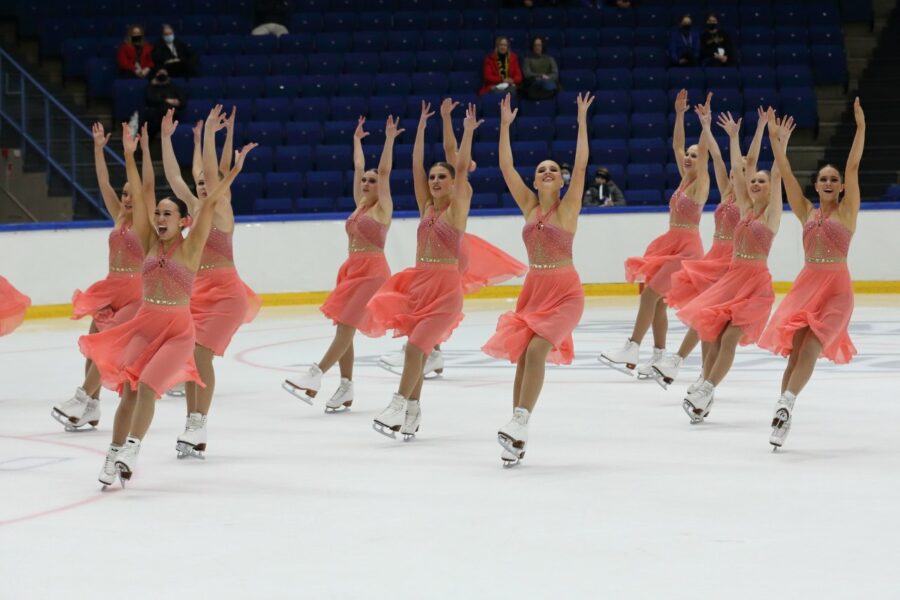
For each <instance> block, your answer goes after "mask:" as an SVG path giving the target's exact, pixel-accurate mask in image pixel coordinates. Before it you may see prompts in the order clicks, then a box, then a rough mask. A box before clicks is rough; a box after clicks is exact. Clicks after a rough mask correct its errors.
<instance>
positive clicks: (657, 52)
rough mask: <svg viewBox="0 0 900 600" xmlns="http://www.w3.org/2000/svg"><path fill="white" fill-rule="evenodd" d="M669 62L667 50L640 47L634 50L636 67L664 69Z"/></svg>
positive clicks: (654, 47)
mask: <svg viewBox="0 0 900 600" xmlns="http://www.w3.org/2000/svg"><path fill="white" fill-rule="evenodd" d="M668 62H669V57H668V54H667V51H666V49H665V48H660V47H657V46H650V47H647V46H639V47H637V48H635V49H634V66H635V67H644V68H664V67H665V66H666V65H667V64H668Z"/></svg>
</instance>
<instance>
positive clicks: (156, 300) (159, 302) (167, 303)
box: [144, 296, 190, 306]
mask: <svg viewBox="0 0 900 600" xmlns="http://www.w3.org/2000/svg"><path fill="white" fill-rule="evenodd" d="M144 302H149V303H150V304H157V305H159V306H181V305H185V306H186V305H187V304H188V303H189V302H190V299H187V300H184V301H178V300H161V299H159V298H148V297H147V296H144Z"/></svg>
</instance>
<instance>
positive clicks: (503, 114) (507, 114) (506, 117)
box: [500, 94, 519, 125]
mask: <svg viewBox="0 0 900 600" xmlns="http://www.w3.org/2000/svg"><path fill="white" fill-rule="evenodd" d="M518 114H519V109H518V108H516V109H513V108H512V98H510V96H509V94H507V95H506V96H504V97H503V100H501V101H500V124H501V125H510V124H512V122H513V121H515V120H516V115H518Z"/></svg>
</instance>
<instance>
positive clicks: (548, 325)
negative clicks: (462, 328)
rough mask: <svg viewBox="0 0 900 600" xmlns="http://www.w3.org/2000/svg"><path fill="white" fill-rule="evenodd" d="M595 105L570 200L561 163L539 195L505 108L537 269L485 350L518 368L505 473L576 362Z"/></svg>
mask: <svg viewBox="0 0 900 600" xmlns="http://www.w3.org/2000/svg"><path fill="white" fill-rule="evenodd" d="M593 101H594V98H593V97H592V96H591V95H590V94H589V93H586V94H584V95H582V94H579V95H578V143H577V145H576V149H575V164H574V167H573V169H572V178H571V180H570V181H569V189H568V190H567V191H566V195H565V196H564V197H563V198H562V199H560V190H561V189H562V186H563V180H562V174H561V169H560V167H559V164H558V163H556V162H555V161H552V160H545V161H543V162H541V163H540V164H539V165H538V166H537V169H536V170H535V173H534V182H533V183H532V187H533V188H534V190H535V191H536V193H535V191H532V190H531V189H529V188H528V186H527V185H526V184H525V182H524V181H522V177H521V176H520V175H519V173H518V171H516V168H515V166H514V165H513V156H512V147H511V146H510V142H509V127H510V125H511V124H512V122H513V121H514V120H515V118H516V113H518V112H519V109H515V110H512V109H511V108H510V97H509V95H507V96H506V97H505V98H504V99H503V101H502V102H501V105H500V157H499V158H500V170H501V171H502V172H503V179H504V180H505V181H506V185H507V187H508V188H509V191H510V192H511V193H512V195H513V198H514V199H515V201H516V204H518V205H519V208H520V209H521V210H522V215H523V216H524V217H525V227H524V228H523V229H522V238H523V239H524V241H525V248H526V250H527V251H528V262H529V267H528V274H527V275H526V276H525V285H524V286H523V287H522V293H521V294H520V295H519V299H518V301H517V302H516V310H515V312H508V313H506V314H504V315H502V316H501V317H500V320H499V322H498V323H497V331H496V333H495V334H494V335H493V337H491V339H489V340H488V341H487V343H486V344H485V345H484V347H482V350H483V351H484V352H485V353H486V354H489V355H490V356H493V357H495V358H503V359H507V360H509V361H510V362H512V363H515V364H516V378H515V381H514V382H513V416H512V420H510V422H509V423H507V424H506V425H504V426H503V427H501V428H500V430H499V431H498V432H497V441H498V442H499V443H500V445H501V446H502V447H503V452H502V454H501V456H500V458H501V460H503V464H504V466H513V465H515V464H516V463H518V461H519V460H521V459H522V458H523V457H524V456H525V445H526V444H527V442H528V420H529V418H530V417H531V413H532V412H533V411H534V406H535V404H537V400H538V396H539V395H540V393H541V388H542V387H543V385H544V370H545V367H546V362H547V361H548V360H549V361H550V362H552V363H554V364H557V365H567V364H570V363H571V362H572V356H573V355H574V345H573V342H572V331H574V330H575V327H576V326H577V325H578V322H579V321H580V320H581V315H582V313H583V312H584V290H583V289H582V287H581V280H580V279H579V277H578V273H577V272H576V271H575V266H574V265H573V264H572V242H573V240H574V238H575V230H576V229H577V226H578V214H579V213H580V212H581V196H582V193H583V192H584V172H585V169H586V168H587V163H588V152H589V150H588V134H587V111H588V108H590V106H591V104H592V103H593Z"/></svg>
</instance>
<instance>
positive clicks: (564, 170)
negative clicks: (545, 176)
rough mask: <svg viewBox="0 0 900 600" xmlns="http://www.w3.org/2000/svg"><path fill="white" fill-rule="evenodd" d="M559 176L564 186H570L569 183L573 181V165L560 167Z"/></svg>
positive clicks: (565, 164)
mask: <svg viewBox="0 0 900 600" xmlns="http://www.w3.org/2000/svg"><path fill="white" fill-rule="evenodd" d="M559 176H560V177H562V180H563V186H567V185H569V181H571V179H572V165H570V164H569V163H562V164H561V165H559Z"/></svg>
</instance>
